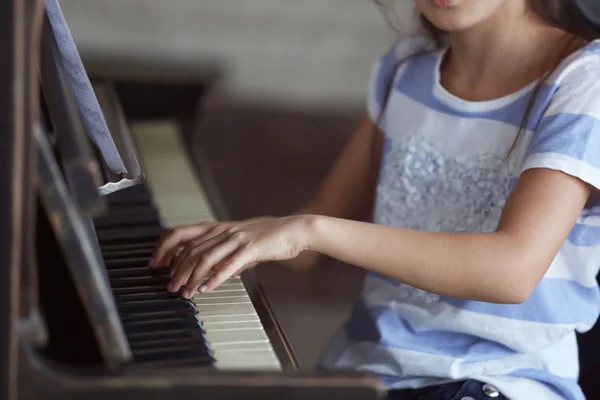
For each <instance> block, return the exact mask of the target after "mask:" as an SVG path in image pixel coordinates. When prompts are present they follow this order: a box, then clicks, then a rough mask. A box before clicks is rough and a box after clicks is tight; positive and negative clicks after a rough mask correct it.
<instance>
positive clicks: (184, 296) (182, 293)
mask: <svg viewBox="0 0 600 400" xmlns="http://www.w3.org/2000/svg"><path fill="white" fill-rule="evenodd" d="M181 297H183V298H185V299H187V298H189V297H190V292H189V291H188V290H187V289H185V290H184V291H183V292H181Z"/></svg>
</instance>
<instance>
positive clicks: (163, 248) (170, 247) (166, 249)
mask: <svg viewBox="0 0 600 400" xmlns="http://www.w3.org/2000/svg"><path fill="white" fill-rule="evenodd" d="M207 228H208V227H207V226H204V224H200V225H183V226H178V227H176V228H171V229H167V231H166V232H165V233H164V234H163V235H162V236H161V237H160V239H159V240H158V242H157V243H156V246H154V252H153V253H152V257H151V258H150V262H149V266H150V267H159V266H163V265H165V264H166V262H165V261H166V260H167V258H166V256H167V253H170V254H171V255H172V252H173V251H175V250H177V248H178V247H179V246H180V245H181V244H182V243H184V242H186V241H188V240H190V239H192V238H194V237H195V236H196V235H197V234H199V233H202V232H203V231H204V230H205V229H207Z"/></svg>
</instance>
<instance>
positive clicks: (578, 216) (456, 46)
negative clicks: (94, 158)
mask: <svg viewBox="0 0 600 400" xmlns="http://www.w3.org/2000/svg"><path fill="white" fill-rule="evenodd" d="M415 3H416V5H417V8H418V10H419V11H420V13H421V15H422V17H423V21H424V24H425V27H426V28H428V30H429V31H430V34H429V35H424V36H419V37H413V38H409V39H405V40H403V41H401V42H399V43H398V44H397V45H396V46H395V47H394V48H393V49H391V50H390V51H389V52H388V53H387V54H385V55H383V56H382V57H381V58H380V59H379V60H378V61H377V62H376V63H375V64H374V66H373V68H372V76H371V83H370V88H369V92H368V107H367V109H368V116H367V117H366V118H365V120H364V122H363V123H362V124H361V125H360V126H359V127H358V129H357V131H356V133H355V134H354V135H353V136H352V138H351V139H350V141H349V143H348V144H347V146H346V148H345V150H344V151H343V153H342V154H341V156H340V157H339V159H338V160H337V163H336V164H335V166H334V167H333V169H332V171H331V172H330V174H329V175H328V176H327V178H326V179H325V181H324V183H323V185H322V187H321V188H320V190H319V192H318V193H317V195H316V197H315V198H314V200H313V201H312V202H311V203H310V204H308V205H307V206H306V207H305V208H304V209H303V210H302V211H301V212H300V213H298V214H296V215H293V216H288V217H285V218H258V219H253V220H250V221H243V222H224V223H208V224H199V225H191V226H183V227H179V228H176V229H172V230H170V231H169V232H167V233H166V235H165V236H164V237H163V238H162V239H161V240H160V242H159V243H158V245H157V247H156V250H155V253H154V256H153V260H152V261H151V266H153V267H157V266H162V265H166V264H167V263H169V261H170V260H171V257H172V255H173V254H174V252H175V251H176V250H177V249H178V248H179V247H180V246H183V252H182V253H180V255H179V256H178V257H177V259H176V260H175V261H174V263H172V265H171V266H172V281H171V283H170V286H169V290H171V291H177V290H179V289H180V288H183V290H182V295H183V296H184V297H190V296H192V295H193V292H194V291H196V290H199V291H200V293H206V292H209V291H210V290H212V289H214V288H215V287H216V286H218V285H219V284H221V283H222V282H223V281H225V280H226V279H228V278H229V277H231V276H232V275H234V274H238V273H239V272H240V271H242V270H244V269H245V268H249V267H251V266H254V265H256V264H257V263H260V262H265V261H273V260H280V261H281V260H289V259H293V258H295V257H297V256H298V255H299V254H300V253H302V252H305V251H310V252H317V253H321V254H324V255H327V256H330V257H333V258H336V259H338V260H342V261H344V262H347V263H350V264H353V265H356V266H358V267H361V268H364V269H365V270H367V271H368V272H367V278H366V281H365V283H364V289H363V292H362V295H361V296H360V298H359V299H358V300H357V301H356V304H355V306H354V310H353V312H352V315H351V317H350V319H349V320H348V321H347V323H346V324H345V325H344V327H343V329H341V330H340V332H339V333H338V334H337V336H336V337H335V338H334V340H333V341H332V343H331V345H330V347H329V348H328V349H327V350H326V352H325V354H324V356H323V360H322V366H323V367H325V368H339V369H360V370H369V371H373V372H375V373H376V374H378V375H379V376H380V377H381V379H383V380H384V381H385V382H386V384H387V385H388V387H389V389H390V398H403V399H408V398H424V399H455V398H456V399H460V398H464V399H469V398H475V399H479V398H510V399H517V400H518V399H523V400H532V399H533V400H538V399H562V398H567V399H582V398H583V394H582V391H581V389H580V388H579V386H578V384H577V378H578V357H577V344H576V336H575V333H576V331H578V332H583V331H586V330H588V329H590V328H591V327H592V326H593V325H594V323H595V322H596V320H597V318H598V314H599V310H600V291H599V288H598V284H597V281H596V275H597V273H598V269H599V267H598V265H599V262H598V260H600V196H599V190H598V189H599V188H600V41H593V40H591V39H593V37H594V35H595V32H594V30H593V29H592V27H591V26H590V25H587V24H586V23H585V22H584V20H583V18H582V17H581V14H580V13H579V12H578V9H577V8H576V7H575V5H574V4H573V3H572V2H571V1H569V0H562V1H561V0H554V1H548V0H543V1H542V0H538V1H528V0H416V1H415ZM371 210H373V211H374V212H373V219H372V220H373V223H367V222H361V221H363V220H364V219H365V218H367V216H368V214H369V213H370V212H371ZM211 271H212V272H214V274H213V275H212V276H211V277H210V278H209V279H208V280H206V281H205V282H204V283H202V285H201V282H202V280H203V278H204V277H205V276H207V274H208V273H209V272H211ZM200 285H201V286H200ZM419 396H421V397H419Z"/></svg>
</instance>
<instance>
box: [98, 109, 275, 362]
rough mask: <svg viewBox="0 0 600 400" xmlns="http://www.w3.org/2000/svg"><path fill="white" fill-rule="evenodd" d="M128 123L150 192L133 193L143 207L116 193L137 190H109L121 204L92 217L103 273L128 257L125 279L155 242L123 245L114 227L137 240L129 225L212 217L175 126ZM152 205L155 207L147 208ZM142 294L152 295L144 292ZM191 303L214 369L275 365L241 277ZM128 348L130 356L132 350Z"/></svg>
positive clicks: (149, 227) (141, 267)
mask: <svg viewBox="0 0 600 400" xmlns="http://www.w3.org/2000/svg"><path fill="white" fill-rule="evenodd" d="M131 126H132V128H131V131H132V133H133V137H134V139H135V142H136V144H137V149H138V152H139V154H140V156H141V159H142V160H141V161H142V165H143V167H144V170H145V172H146V176H147V182H148V186H149V189H150V191H149V193H146V196H144V195H143V194H138V196H137V197H138V198H140V200H145V201H146V205H144V204H143V203H142V204H140V205H127V201H126V200H127V199H122V197H123V196H122V195H123V194H124V193H127V192H130V191H131V190H134V191H136V190H137V191H138V192H139V191H140V190H139V189H138V188H135V189H127V190H126V191H124V192H122V193H115V195H117V196H118V195H121V202H120V203H119V201H116V202H115V203H116V204H113V205H112V206H111V207H110V209H109V213H108V216H107V217H103V218H100V219H97V220H96V230H97V232H98V237H99V240H100V245H101V248H102V249H103V255H104V258H105V260H106V264H107V268H109V277H110V271H111V270H110V268H111V265H117V266H121V265H123V264H124V261H123V260H130V261H131V262H133V263H134V265H136V266H138V267H137V268H132V269H131V271H130V272H129V271H126V274H125V277H128V275H127V274H129V275H135V274H142V275H143V274H144V273H146V274H147V273H148V270H147V269H146V268H145V265H146V264H147V262H148V259H149V256H150V254H151V251H152V246H153V245H154V243H155V240H154V237H152V236H150V237H148V238H147V239H145V240H146V244H147V247H145V248H144V247H137V248H128V247H127V246H126V245H124V244H123V243H122V242H123V240H124V239H123V237H124V234H123V233H121V232H119V231H118V230H119V229H121V230H123V229H125V230H129V231H132V228H133V229H135V230H136V233H135V238H136V239H139V238H140V236H141V235H140V233H139V232H138V229H137V228H135V226H136V225H137V226H142V228H140V229H141V230H144V231H145V233H144V234H145V235H148V234H152V232H151V231H153V230H155V231H156V232H155V233H154V234H159V232H160V231H161V229H162V228H161V226H160V223H159V219H162V220H163V221H164V222H165V225H166V226H176V225H181V224H190V223H197V222H202V221H214V220H215V217H214V215H213V213H212V211H211V209H210V205H209V204H208V201H207V198H206V194H205V193H204V190H203V188H202V186H201V185H200V183H199V182H198V180H197V179H196V177H195V176H194V172H193V171H192V169H191V166H190V162H189V160H188V158H187V157H188V156H187V154H186V152H185V151H184V149H183V147H182V146H181V143H180V138H179V130H178V128H177V124H175V123H173V122H169V121H165V122H160V123H157V122H154V123H133V124H131ZM109 197H110V196H109ZM123 203H124V204H123ZM152 203H154V204H155V205H156V209H157V210H156V209H155V208H154V207H152V206H151V204H152ZM134 204H135V203H134ZM138 204H139V203H138ZM119 205H120V207H119ZM135 213H139V214H140V216H139V217H141V218H140V219H138V220H134V219H137V218H138V216H135V218H131V216H132V215H135ZM117 215H118V216H119V217H118V218H123V220H122V222H121V223H120V225H119V221H116V220H115V217H113V216H117ZM159 215H160V217H159ZM111 217H112V220H111ZM124 226H126V228H124ZM115 229H116V230H117V231H115ZM105 232H106V233H105ZM144 234H142V235H144ZM103 238H106V239H104V240H105V241H109V242H110V243H111V244H112V246H111V245H110V244H107V245H105V246H108V247H102V246H103ZM115 238H119V239H118V240H117V239H115ZM127 240H129V238H127ZM142 244H143V243H142ZM139 246H141V245H139ZM125 263H126V262H125ZM127 267H129V265H127ZM124 279H127V278H124ZM157 282H159V284H157V287H156V288H155V289H154V290H156V291H157V292H164V291H165V286H166V284H167V283H168V279H167V278H166V277H165V278H162V280H158V281H157ZM113 288H114V285H113ZM113 290H116V289H113ZM115 294H116V295H117V296H116V300H117V304H119V301H126V300H128V299H129V298H130V297H132V294H131V293H129V292H125V293H123V294H119V293H118V292H116V291H115ZM155 296H158V294H156V295H155ZM161 296H163V297H166V298H173V297H175V296H177V295H171V294H166V293H163V294H161ZM146 297H148V298H149V299H150V298H156V297H152V296H150V295H146ZM136 298H140V297H139V296H138V297H136ZM193 303H194V305H195V308H196V310H197V312H198V318H199V320H201V321H202V324H203V328H204V329H205V331H206V338H207V339H208V342H209V344H210V347H211V348H212V354H213V356H214V358H215V360H216V364H215V365H216V367H217V368H219V369H263V370H269V369H272V370H278V369H280V363H279V360H278V358H277V357H276V355H275V352H274V350H273V348H272V346H271V344H270V341H269V338H268V336H267V334H266V333H265V331H264V329H263V326H262V324H261V321H260V318H259V317H258V315H257V313H256V310H255V308H254V306H253V304H252V301H251V299H250V297H249V296H248V293H247V291H246V289H245V287H244V284H243V283H242V280H241V279H239V278H237V279H230V280H229V281H227V282H225V283H224V284H223V285H221V286H220V287H219V288H217V289H216V290H214V291H213V292H211V293H208V294H204V295H201V294H199V293H197V294H196V295H195V296H194V298H193ZM126 329H127V327H126ZM138 336H139V335H138ZM133 351H134V360H135V348H134V349H133Z"/></svg>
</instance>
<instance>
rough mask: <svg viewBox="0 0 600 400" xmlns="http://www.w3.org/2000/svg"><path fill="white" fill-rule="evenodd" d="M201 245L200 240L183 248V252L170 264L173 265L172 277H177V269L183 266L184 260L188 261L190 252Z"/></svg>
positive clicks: (170, 274) (191, 242)
mask: <svg viewBox="0 0 600 400" xmlns="http://www.w3.org/2000/svg"><path fill="white" fill-rule="evenodd" d="M200 244H202V242H201V241H199V240H192V241H190V242H188V243H186V244H185V246H184V247H183V249H182V250H181V252H180V253H179V254H178V255H177V256H176V257H175V258H174V259H173V261H172V262H171V264H170V265H171V272H170V273H169V276H170V277H173V275H175V273H176V272H177V269H178V268H179V267H180V266H181V263H182V262H183V261H184V260H187V257H188V256H189V254H190V252H191V251H192V250H194V249H195V248H196V247H197V246H199V245H200Z"/></svg>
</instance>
